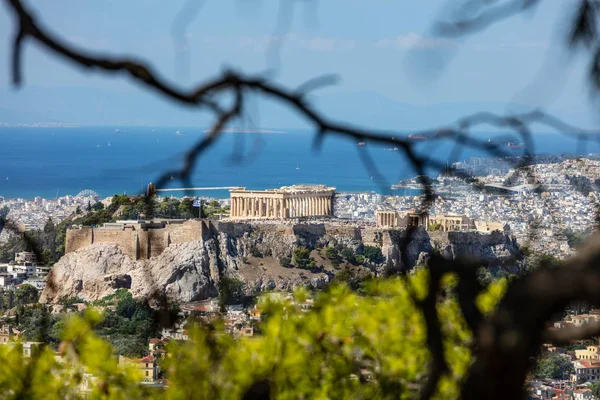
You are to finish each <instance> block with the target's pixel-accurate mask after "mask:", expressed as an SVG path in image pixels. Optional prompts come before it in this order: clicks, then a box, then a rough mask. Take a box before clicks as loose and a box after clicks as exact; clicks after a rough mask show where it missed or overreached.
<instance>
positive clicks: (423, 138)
mask: <svg viewBox="0 0 600 400" xmlns="http://www.w3.org/2000/svg"><path fill="white" fill-rule="evenodd" d="M408 138H409V139H412V140H427V139H429V138H428V137H427V136H425V135H417V134H414V133H411V134H410V135H408Z"/></svg>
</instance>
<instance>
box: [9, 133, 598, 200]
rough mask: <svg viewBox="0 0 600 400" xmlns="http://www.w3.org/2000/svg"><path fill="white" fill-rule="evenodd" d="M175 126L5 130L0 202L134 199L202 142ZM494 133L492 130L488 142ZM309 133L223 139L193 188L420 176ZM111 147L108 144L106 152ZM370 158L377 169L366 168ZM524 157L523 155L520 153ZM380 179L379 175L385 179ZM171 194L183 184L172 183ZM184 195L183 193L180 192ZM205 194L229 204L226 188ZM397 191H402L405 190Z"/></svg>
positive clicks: (343, 186) (440, 146) (200, 167)
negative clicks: (85, 196) (91, 195)
mask: <svg viewBox="0 0 600 400" xmlns="http://www.w3.org/2000/svg"><path fill="white" fill-rule="evenodd" d="M176 131H177V129H176V128H164V127H161V128H141V127H136V128H118V131H117V128H115V127H82V128H8V127H6V128H0V196H4V197H5V198H14V197H23V198H33V197H35V196H42V197H46V198H53V197H55V196H57V194H58V196H64V195H67V194H71V195H75V194H77V193H78V192H80V191H81V190H84V189H92V190H95V191H96V192H98V193H99V194H100V195H102V196H103V197H104V196H112V195H113V194H115V193H128V194H135V193H139V192H140V191H142V190H145V187H146V185H147V184H148V183H149V182H150V181H154V180H156V179H157V177H158V176H160V175H161V173H162V172H164V171H166V170H171V169H173V168H177V167H179V166H180V165H181V160H182V156H183V154H184V153H185V151H186V150H187V149H188V148H189V147H190V146H192V145H193V144H194V143H196V142H197V141H198V140H199V139H200V138H201V137H202V136H203V135H205V134H204V133H203V132H202V130H201V129H197V130H195V131H194V130H191V129H186V130H181V133H183V134H182V135H176V134H175V132H176ZM489 136H491V135H490V134H489V133H487V134H482V137H486V138H487V137H489ZM313 139H314V134H313V132H310V131H288V132H287V133H285V134H279V133H270V134H257V133H251V134H249V133H225V134H223V135H222V137H221V138H220V139H219V140H218V141H217V142H216V143H215V145H214V146H213V147H211V148H210V149H209V150H208V151H207V152H206V153H205V154H204V155H202V157H201V158H200V159H199V161H198V163H197V166H196V168H195V169H194V173H193V177H192V184H193V185H194V187H218V186H244V187H247V188H248V189H265V188H273V187H279V186H283V185H292V184H298V183H307V184H316V183H320V184H326V185H331V186H335V187H336V188H337V189H338V190H339V191H348V192H355V191H376V192H385V191H389V185H391V184H393V183H396V182H397V181H398V180H400V179H405V178H408V177H412V176H414V175H415V171H414V170H413V169H411V168H410V167H409V166H408V164H407V163H406V161H405V158H404V157H403V154H402V151H391V150H389V149H385V148H383V147H378V146H374V145H371V144H367V146H364V147H361V146H357V143H356V142H354V141H349V140H347V139H344V138H339V137H334V136H328V137H326V138H325V140H324V142H323V143H322V146H321V148H320V150H319V151H315V150H314V148H313ZM535 139H536V140H535V144H536V148H535V150H536V152H538V153H547V154H559V153H591V152H594V153H596V152H598V150H599V148H598V145H597V144H589V145H587V146H586V147H582V146H581V145H578V143H577V141H576V140H575V139H573V138H572V137H569V136H565V135H559V134H539V135H536V136H535ZM109 143H110V145H109ZM418 147H419V151H421V152H424V153H426V154H428V155H431V156H434V157H436V159H439V160H440V161H442V162H445V161H446V160H449V155H450V154H453V158H452V159H451V160H450V161H458V160H464V159H466V158H469V157H471V156H478V155H483V154H482V153H481V152H478V151H474V150H471V149H465V150H464V151H462V152H461V153H459V154H456V153H453V149H454V145H453V143H451V142H443V141H442V142H437V141H436V142H433V141H423V142H422V143H419V144H418ZM361 151H362V152H364V151H366V152H367V153H368V154H369V155H370V157H371V159H372V161H373V164H374V165H375V166H376V168H377V170H376V171H375V170H373V169H369V168H367V167H366V166H365V164H364V163H363V161H362V158H361V156H360V152H361ZM515 154H519V151H515ZM378 173H379V174H381V177H379V175H378ZM171 186H172V187H180V183H179V182H177V181H175V180H173V181H172V185H171ZM174 193H175V194H176V195H177V194H179V195H181V194H182V193H181V192H179V193H178V192H174ZM198 194H201V195H207V196H212V197H227V196H228V192H227V191H225V190H221V191H211V192H201V193H198ZM400 194H401V193H400Z"/></svg>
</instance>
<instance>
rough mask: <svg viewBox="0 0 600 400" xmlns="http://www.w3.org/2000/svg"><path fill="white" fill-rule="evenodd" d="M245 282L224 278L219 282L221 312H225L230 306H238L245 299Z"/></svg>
mask: <svg viewBox="0 0 600 400" xmlns="http://www.w3.org/2000/svg"><path fill="white" fill-rule="evenodd" d="M244 286H245V285H244V282H242V281H240V280H239V279H236V278H230V277H228V276H223V277H221V279H220V280H219V297H218V302H219V308H220V310H221V312H224V311H225V307H226V306H228V305H230V304H237V303H239V302H241V301H242V300H243V297H244Z"/></svg>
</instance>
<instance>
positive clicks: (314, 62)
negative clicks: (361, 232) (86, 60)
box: [0, 0, 596, 126]
mask: <svg viewBox="0 0 600 400" xmlns="http://www.w3.org/2000/svg"><path fill="white" fill-rule="evenodd" d="M28 3H29V4H31V5H32V6H33V4H34V5H35V9H36V11H37V14H38V16H39V17H40V19H41V20H42V21H44V23H45V25H46V26H48V27H50V28H51V29H52V30H54V31H56V32H58V33H59V34H60V35H62V36H63V37H64V38H65V39H66V40H68V41H70V42H72V43H74V44H77V45H80V46H84V47H86V48H89V49H95V50H100V51H105V50H108V51H110V52H112V53H114V54H136V55H137V56H138V57H140V58H142V59H145V60H147V61H149V62H151V63H152V64H153V65H154V66H155V67H156V69H157V70H158V71H160V73H161V74H162V75H163V76H165V77H167V78H168V79H170V80H172V81H173V82H176V83H178V84H181V85H186V84H187V85H189V84H191V83H194V82H199V81H201V80H202V79H205V78H207V77H211V76H214V75H215V74H216V73H218V72H219V71H221V70H223V69H224V68H226V67H227V66H230V67H233V68H235V69H239V70H242V71H244V72H249V73H252V72H261V71H265V70H267V69H268V68H270V67H273V66H276V67H278V68H277V74H276V79H277V80H278V81H280V82H282V83H284V84H286V85H291V86H295V85H298V84H300V83H301V82H303V81H305V80H308V79H310V78H311V77H314V76H318V75H322V74H324V73H337V74H339V76H340V78H341V82H340V84H339V85H337V86H336V87H334V88H330V89H327V91H325V93H331V94H336V93H337V94H340V93H354V94H360V93H371V94H372V93H376V94H377V95H381V96H385V97H387V98H389V99H391V100H393V101H397V102H400V103H406V104H412V105H429V104H439V103H454V102H466V103H488V102H490V103H500V104H503V103H509V102H516V103H519V104H524V105H527V106H535V105H542V106H544V107H545V108H548V109H549V110H550V111H553V112H556V113H558V114H559V115H560V116H561V117H563V118H565V119H569V120H572V121H574V122H576V123H580V124H585V125H587V126H594V125H596V119H595V117H594V114H595V109H594V108H593V107H592V106H591V105H590V97H589V93H588V90H587V89H586V88H587V82H586V73H585V62H586V60H585V59H584V58H583V57H575V56H574V57H572V58H569V57H567V54H569V53H568V52H566V51H565V50H564V49H563V47H562V43H563V42H562V36H561V35H563V34H564V29H565V26H564V23H565V15H568V12H569V11H570V10H569V9H568V8H566V7H567V6H569V5H572V4H574V2H559V1H555V0H546V1H542V2H541V3H542V4H541V5H540V6H539V7H538V8H537V9H536V10H535V12H528V13H525V14H523V15H519V16H517V17H515V18H512V19H509V20H506V21H503V22H500V23H498V24H497V25H495V26H492V27H490V28H489V29H487V30H485V31H484V32H481V33H478V34H475V35H473V36H470V37H466V38H464V39H459V40H448V39H439V38H433V37H431V36H430V35H429V34H428V32H429V31H430V28H431V26H432V23H433V22H434V21H435V20H436V18H438V17H440V16H441V15H443V14H442V9H443V7H445V6H447V3H445V2H442V1H437V0H421V1H414V0H397V1H392V0H370V1H364V0H363V1H358V0H321V1H317V2H310V1H302V2H294V3H295V5H294V13H293V14H292V21H291V24H289V26H288V28H287V31H284V30H282V29H279V28H278V26H277V21H278V15H279V14H278V12H279V6H280V4H281V3H280V2H277V1H275V0H263V1H258V0H257V1H254V0H244V1H242V0H238V1H229V0H207V1H206V2H205V4H204V5H203V7H202V9H201V10H200V12H199V13H198V15H197V17H196V18H194V19H193V20H192V21H191V23H190V24H189V26H188V28H187V33H186V41H187V45H186V49H187V52H186V54H187V55H188V56H189V63H187V64H185V65H187V67H189V68H185V65H184V66H182V64H181V63H179V64H178V63H177V59H176V46H175V44H174V41H173V38H172V24H173V21H174V20H175V17H176V15H177V13H178V12H179V11H180V10H181V8H182V6H183V4H184V2H183V1H176V0H171V1H168V2H167V1H164V0H163V1H158V0H144V1H141V0H127V1H115V0H104V1H92V0H38V1H36V2H35V3H33V2H28ZM305 3H307V4H308V6H307V5H306V4H305ZM313 4H314V5H313ZM188 14H190V13H188ZM0 31H1V34H0V54H3V55H4V56H3V57H2V58H1V59H2V60H4V61H3V62H0V88H10V75H9V63H10V58H9V54H10V40H11V36H12V34H13V32H14V25H13V23H12V20H11V19H10V18H9V15H8V14H7V10H6V9H4V10H1V11H0ZM274 35H275V36H274ZM282 38H284V39H285V40H284V41H283V45H282V47H281V53H280V56H281V57H280V63H278V64H273V62H272V58H269V57H268V55H269V54H270V53H269V52H268V49H269V48H271V47H269V43H271V42H273V41H274V40H275V41H277V40H281V39H282ZM180 46H181V44H180ZM431 54H434V55H444V56H446V55H449V56H450V57H449V59H448V62H447V63H445V64H444V66H443V68H441V69H440V71H439V72H438V73H437V74H433V75H431V74H428V73H425V72H423V71H424V70H427V69H430V67H431V65H432V62H433V60H434V58H433V57H432V56H431ZM415 56H419V57H420V58H419V59H418V61H419V62H418V63H415V62H414V58H415ZM24 61H25V74H24V76H25V84H26V85H28V86H36V87H37V86H41V87H58V88H60V87H87V88H97V89H102V90H107V91H113V92H131V93H136V94H138V95H142V94H141V93H139V91H138V90H137V89H136V88H135V85H131V84H129V83H127V82H128V81H127V79H126V78H125V77H121V78H119V79H111V78H107V77H104V76H102V75H99V74H94V73H92V74H84V73H82V72H81V71H79V70H77V69H74V68H73V67H71V66H70V65H67V64H65V63H63V62H62V61H57V60H56V59H55V58H53V57H49V56H48V55H47V54H45V53H43V52H42V51H40V50H39V49H38V48H36V46H34V45H28V46H27V48H26V52H25V58H24ZM436 65H437V64H436ZM186 69H188V70H189V74H186V73H185V71H186ZM531 82H537V83H536V84H534V85H533V86H531V85H530V84H531ZM10 96H19V93H18V92H16V93H10ZM39 111H40V112H42V113H43V111H44V110H39ZM473 111H478V110H473Z"/></svg>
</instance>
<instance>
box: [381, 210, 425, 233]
mask: <svg viewBox="0 0 600 400" xmlns="http://www.w3.org/2000/svg"><path fill="white" fill-rule="evenodd" d="M375 216H376V218H377V226H378V227H390V228H403V229H406V228H408V227H411V226H414V227H417V226H422V227H424V228H427V227H428V226H429V214H427V213H426V212H421V213H419V212H417V211H414V210H410V211H408V212H400V211H388V210H377V211H376V212H375Z"/></svg>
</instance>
